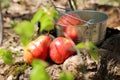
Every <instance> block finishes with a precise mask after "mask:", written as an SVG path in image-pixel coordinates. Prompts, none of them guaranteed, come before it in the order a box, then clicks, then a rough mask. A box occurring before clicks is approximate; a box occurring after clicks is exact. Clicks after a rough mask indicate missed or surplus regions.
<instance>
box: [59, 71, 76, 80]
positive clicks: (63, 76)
mask: <svg viewBox="0 0 120 80" xmlns="http://www.w3.org/2000/svg"><path fill="white" fill-rule="evenodd" d="M73 79H74V75H73V74H72V73H66V72H62V73H60V80H73Z"/></svg>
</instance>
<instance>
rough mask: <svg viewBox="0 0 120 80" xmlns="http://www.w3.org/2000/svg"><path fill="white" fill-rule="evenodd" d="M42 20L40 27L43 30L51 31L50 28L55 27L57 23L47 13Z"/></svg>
mask: <svg viewBox="0 0 120 80" xmlns="http://www.w3.org/2000/svg"><path fill="white" fill-rule="evenodd" d="M41 20H42V21H41V28H40V31H41V32H42V31H43V30H46V31H50V30H52V29H54V25H55V24H54V20H53V18H52V17H51V16H49V15H45V16H44V17H43V18H42V19H41Z"/></svg>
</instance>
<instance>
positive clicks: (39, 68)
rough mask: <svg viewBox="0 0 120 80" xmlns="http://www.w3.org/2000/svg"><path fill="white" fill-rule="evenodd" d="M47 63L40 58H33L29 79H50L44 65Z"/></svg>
mask: <svg viewBox="0 0 120 80" xmlns="http://www.w3.org/2000/svg"><path fill="white" fill-rule="evenodd" d="M46 66H47V63H45V62H43V61H41V60H37V59H36V60H33V62H32V67H33V69H32V72H31V75H30V80H50V76H49V74H48V73H47V72H46V70H45V67H46Z"/></svg>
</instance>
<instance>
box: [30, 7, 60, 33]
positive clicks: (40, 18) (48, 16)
mask: <svg viewBox="0 0 120 80" xmlns="http://www.w3.org/2000/svg"><path fill="white" fill-rule="evenodd" d="M54 18H58V14H57V11H56V10H55V9H54V8H48V9H39V10H38V11H37V12H36V13H35V15H34V16H33V18H32V20H31V22H32V24H33V25H34V24H36V23H37V22H40V24H41V25H40V32H42V31H44V30H45V31H50V30H52V29H54V25H55V23H54Z"/></svg>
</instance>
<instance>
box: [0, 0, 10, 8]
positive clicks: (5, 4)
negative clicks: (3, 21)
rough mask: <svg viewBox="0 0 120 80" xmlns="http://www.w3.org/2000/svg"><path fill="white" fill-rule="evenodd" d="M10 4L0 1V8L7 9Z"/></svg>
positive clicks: (6, 0)
mask: <svg viewBox="0 0 120 80" xmlns="http://www.w3.org/2000/svg"><path fill="white" fill-rule="evenodd" d="M10 4H11V2H10V1H9V0H1V8H6V7H9V6H10Z"/></svg>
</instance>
